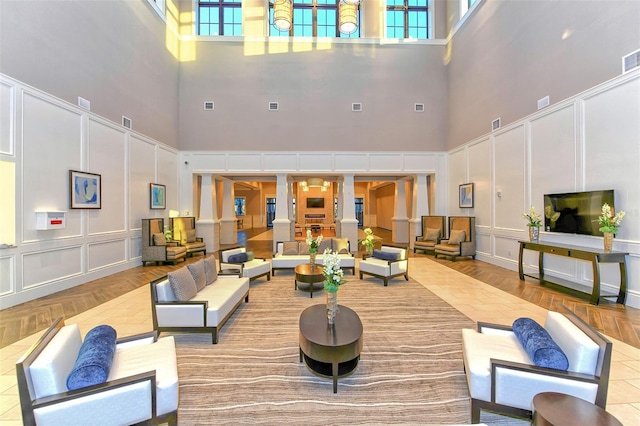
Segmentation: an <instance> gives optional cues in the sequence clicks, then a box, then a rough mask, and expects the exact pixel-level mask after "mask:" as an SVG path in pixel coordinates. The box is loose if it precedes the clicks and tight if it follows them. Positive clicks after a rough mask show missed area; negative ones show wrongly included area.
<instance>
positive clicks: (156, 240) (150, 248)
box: [142, 218, 187, 266]
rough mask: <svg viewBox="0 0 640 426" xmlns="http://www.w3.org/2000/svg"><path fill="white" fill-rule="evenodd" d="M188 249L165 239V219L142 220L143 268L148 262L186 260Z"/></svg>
mask: <svg viewBox="0 0 640 426" xmlns="http://www.w3.org/2000/svg"><path fill="white" fill-rule="evenodd" d="M186 254H187V249H186V248H185V247H181V246H180V245H179V244H178V242H177V241H167V240H166V239H165V237H164V219H162V218H158V219H142V266H145V265H146V264H147V262H173V264H174V265H175V264H176V263H178V261H179V260H184V258H185V256H186Z"/></svg>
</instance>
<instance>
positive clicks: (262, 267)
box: [218, 246, 271, 281]
mask: <svg viewBox="0 0 640 426" xmlns="http://www.w3.org/2000/svg"><path fill="white" fill-rule="evenodd" d="M218 255H219V257H220V259H219V260H220V271H221V272H223V271H224V270H225V269H238V270H239V271H240V276H241V277H246V278H249V279H250V281H254V280H256V279H258V278H259V277H262V276H266V277H267V281H271V262H269V261H268V260H267V259H264V258H256V257H254V256H253V253H251V252H248V251H247V249H246V248H245V247H240V246H238V247H231V248H228V249H224V250H219V252H218Z"/></svg>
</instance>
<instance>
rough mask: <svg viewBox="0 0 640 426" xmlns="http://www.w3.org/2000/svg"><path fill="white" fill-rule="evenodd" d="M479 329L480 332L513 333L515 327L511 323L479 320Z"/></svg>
mask: <svg viewBox="0 0 640 426" xmlns="http://www.w3.org/2000/svg"><path fill="white" fill-rule="evenodd" d="M477 330H478V333H485V334H505V333H509V334H511V333H513V328H512V327H511V326H510V325H503V324H494V323H491V322H482V321H478V328H477ZM496 332H497V333H496Z"/></svg>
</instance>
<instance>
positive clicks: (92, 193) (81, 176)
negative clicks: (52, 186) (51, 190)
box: [69, 170, 102, 209]
mask: <svg viewBox="0 0 640 426" xmlns="http://www.w3.org/2000/svg"><path fill="white" fill-rule="evenodd" d="M69 200H70V204H71V205H70V207H71V208H72V209H101V208H102V176H100V175H97V174H95V173H86V172H79V171H77V170H69Z"/></svg>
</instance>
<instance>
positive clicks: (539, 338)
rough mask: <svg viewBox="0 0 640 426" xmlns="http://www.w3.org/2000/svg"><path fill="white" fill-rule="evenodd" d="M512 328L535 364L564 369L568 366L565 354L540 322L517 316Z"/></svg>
mask: <svg viewBox="0 0 640 426" xmlns="http://www.w3.org/2000/svg"><path fill="white" fill-rule="evenodd" d="M512 328H513V333H514V334H515V335H516V337H517V338H518V340H519V341H520V344H522V347H523V348H524V350H525V351H526V352H527V354H528V355H529V357H530V358H531V360H532V361H533V363H534V364H535V365H537V366H538V367H547V368H554V369H556V370H565V371H566V370H567V369H568V368H569V360H568V359H567V356H566V355H565V354H564V352H562V349H560V346H558V344H557V343H556V342H554V341H553V339H552V338H551V336H550V335H549V332H548V331H547V330H545V329H544V328H543V327H542V326H541V325H540V324H538V323H537V322H535V321H534V320H532V319H531V318H518V319H517V320H515V321H514V322H513V327H512Z"/></svg>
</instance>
